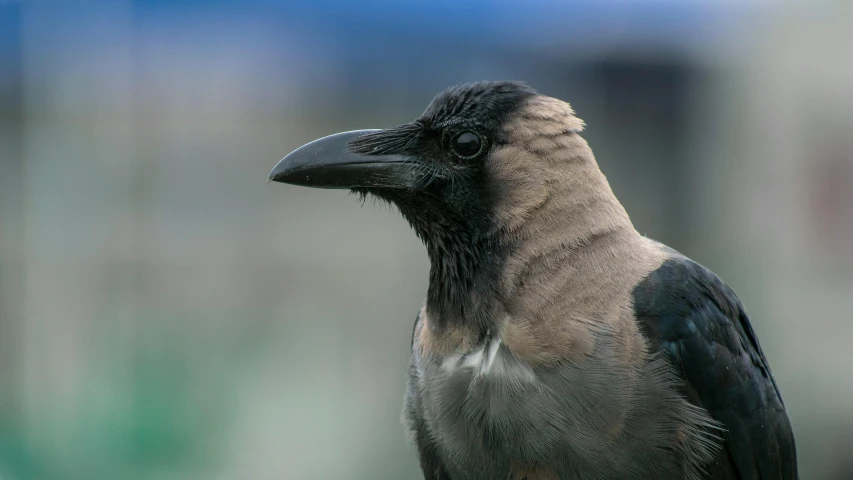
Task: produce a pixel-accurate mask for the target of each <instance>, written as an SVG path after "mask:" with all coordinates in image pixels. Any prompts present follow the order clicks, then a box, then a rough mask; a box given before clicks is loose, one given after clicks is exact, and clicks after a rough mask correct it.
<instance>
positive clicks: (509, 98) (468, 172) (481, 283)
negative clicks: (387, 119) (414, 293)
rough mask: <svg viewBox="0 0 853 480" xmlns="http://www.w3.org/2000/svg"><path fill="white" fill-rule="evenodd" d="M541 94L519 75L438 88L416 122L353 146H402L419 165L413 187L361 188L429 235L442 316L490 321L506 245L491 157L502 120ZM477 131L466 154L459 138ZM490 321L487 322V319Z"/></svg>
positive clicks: (438, 316) (430, 298)
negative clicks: (497, 222) (487, 309)
mask: <svg viewBox="0 0 853 480" xmlns="http://www.w3.org/2000/svg"><path fill="white" fill-rule="evenodd" d="M534 95H536V92H535V91H534V90H533V89H532V88H530V87H528V86H527V85H525V84H523V83H519V82H477V83H470V84H465V85H460V86H456V87H451V88H449V89H447V90H445V91H444V92H442V93H439V94H438V95H437V96H436V97H435V99H433V101H432V102H431V103H430V105H429V107H427V109H426V111H425V112H424V113H423V115H421V117H420V118H418V119H417V120H415V121H414V122H412V123H408V124H405V125H401V126H399V127H395V128H391V129H387V130H382V131H379V132H375V133H371V134H367V135H364V136H362V137H359V138H357V139H355V140H354V141H352V142H351V143H350V150H351V151H352V152H355V153H360V154H363V155H387V154H396V155H403V156H405V157H407V158H408V159H409V160H410V161H412V162H413V163H415V164H417V165H418V166H419V169H418V173H419V176H420V177H421V178H420V179H419V180H418V182H419V184H420V188H418V189H416V190H412V191H401V190H383V189H356V190H355V191H356V192H357V193H359V194H361V195H366V194H368V193H369V194H371V195H373V196H376V197H378V198H380V199H382V200H386V201H389V202H391V203H394V204H396V205H397V207H398V208H399V209H400V212H401V213H402V214H403V216H404V217H405V218H406V219H407V220H408V222H409V224H410V225H411V226H412V228H413V229H414V230H415V232H416V233H417V235H418V237H420V238H421V240H422V241H423V242H424V244H425V245H426V248H427V252H428V253H429V257H430V263H431V268H430V286H429V291H428V293H427V309H428V311H429V312H430V314H431V317H432V318H435V321H436V322H438V323H446V322H466V323H469V324H481V325H484V326H485V325H486V324H487V322H486V319H485V318H478V314H482V313H484V312H481V311H479V309H478V308H477V307H478V306H481V305H487V304H489V303H492V302H490V300H491V299H493V297H494V295H495V294H496V293H495V292H496V291H497V282H498V275H499V272H500V270H501V268H502V264H503V261H504V259H505V258H506V257H507V255H508V251H507V250H506V249H507V247H506V246H504V245H503V244H502V243H501V242H500V241H499V239H497V238H494V237H493V235H492V232H494V231H496V230H497V229H496V228H494V225H493V224H492V222H493V220H492V218H493V203H494V202H493V199H494V198H496V196H497V195H496V192H489V191H488V187H487V185H486V182H485V180H484V179H485V172H484V165H485V162H484V159H485V157H486V156H487V155H488V152H489V150H490V148H491V147H493V146H495V145H500V144H502V143H505V142H506V139H505V138H503V137H502V133H501V131H502V129H501V127H502V125H503V122H504V121H505V120H506V119H507V118H508V117H509V116H510V115H511V114H512V113H514V112H515V111H516V109H517V108H518V107H520V106H521V105H522V104H523V103H524V102H525V100H527V99H528V98H530V97H532V96H534ZM465 132H472V133H474V134H476V135H478V136H479V137H480V140H481V141H482V142H483V144H484V146H483V148H482V149H481V151H480V153H478V154H477V155H474V156H473V157H471V158H460V157H459V156H458V155H457V154H455V153H454V151H453V150H452V145H451V143H452V141H453V140H455V139H456V138H457V137H458V136H459V135H460V134H462V133H465ZM484 328H485V327H484Z"/></svg>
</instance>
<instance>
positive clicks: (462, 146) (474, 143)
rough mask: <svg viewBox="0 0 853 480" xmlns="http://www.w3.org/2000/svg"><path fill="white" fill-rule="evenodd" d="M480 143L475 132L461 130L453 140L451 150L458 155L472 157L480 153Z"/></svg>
mask: <svg viewBox="0 0 853 480" xmlns="http://www.w3.org/2000/svg"><path fill="white" fill-rule="evenodd" d="M482 143H483V142H482V141H481V140H480V137H479V136H477V134H476V133H471V132H463V133H460V134H459V136H457V137H456V139H455V140H453V151H454V152H456V154H457V155H459V156H460V157H473V156H474V155H476V154H478V153H480V147H481V146H482Z"/></svg>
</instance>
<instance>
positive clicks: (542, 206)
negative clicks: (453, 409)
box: [269, 82, 624, 303]
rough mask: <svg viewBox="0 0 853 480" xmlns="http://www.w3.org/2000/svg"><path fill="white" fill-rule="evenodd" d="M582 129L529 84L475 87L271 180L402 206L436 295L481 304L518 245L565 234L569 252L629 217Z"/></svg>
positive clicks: (297, 157) (321, 147)
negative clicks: (599, 228)
mask: <svg viewBox="0 0 853 480" xmlns="http://www.w3.org/2000/svg"><path fill="white" fill-rule="evenodd" d="M582 129H583V122H582V121H581V120H580V119H578V118H577V117H576V116H575V115H574V112H573V111H572V108H571V107H570V106H569V105H568V104H567V103H565V102H563V101H560V100H557V99H554V98H551V97H547V96H544V95H540V94H538V93H537V92H536V91H535V90H533V89H532V88H530V87H528V86H527V85H525V84H522V83H518V82H477V83H470V84H465V85H461V86H457V87H452V88H449V89H447V90H445V91H444V92H442V93H440V94H438V95H437V96H436V97H435V99H433V101H432V102H431V103H430V105H429V107H427V109H426V111H425V112H424V113H423V114H422V115H421V116H420V117H419V118H418V119H416V120H414V121H413V122H411V123H407V124H404V125H400V126H397V127H394V128H389V129H385V130H357V131H351V132H344V133H338V134H335V135H330V136H327V137H324V138H321V139H319V140H315V141H313V142H311V143H308V144H306V145H304V146H302V147H300V148H298V149H296V150H295V151H293V152H292V153H290V154H289V155H287V156H286V157H284V158H283V159H282V160H281V161H280V162H279V163H278V164H277V165H276V166H275V168H273V170H272V172H271V173H270V175H269V179H270V180H272V181H277V182H283V183H291V184H296V185H303V186H309V187H317V188H340V189H350V190H353V191H355V192H357V193H360V194H363V195H373V196H375V197H378V198H380V199H382V200H386V201H389V202H391V203H393V204H395V205H397V207H398V208H399V209H400V211H401V212H402V214H403V215H404V216H405V217H406V219H407V220H408V221H409V223H410V224H411V225H412V227H413V228H414V230H415V232H416V233H417V234H418V236H419V237H420V238H421V239H422V240H423V241H424V243H425V244H426V246H427V250H428V251H429V254H430V258H431V261H432V265H433V268H432V273H431V275H432V278H431V282H430V283H431V290H432V288H433V286H434V285H437V284H442V285H443V286H444V288H446V289H449V290H450V291H448V292H444V293H443V295H444V296H445V297H446V296H450V297H459V296H465V295H468V296H469V297H470V294H471V292H470V289H469V288H466V287H465V285H469V286H470V285H473V284H489V285H492V286H494V285H496V284H497V283H499V280H496V279H495V278H497V276H499V275H498V274H496V273H495V270H496V269H497V270H500V269H502V268H503V267H502V266H501V265H502V263H503V262H504V261H505V260H506V259H507V258H508V255H509V252H508V249H511V247H510V246H509V245H510V244H512V243H513V242H514V241H515V240H517V239H518V238H519V237H523V236H528V234H529V233H530V231H537V232H539V233H543V234H544V233H547V231H549V230H552V229H555V228H562V235H560V237H559V238H561V241H570V240H571V237H572V236H576V237H578V238H580V237H582V236H583V235H586V234H587V233H588V232H590V231H591V230H594V229H595V226H594V225H592V224H591V223H590V222H592V221H594V222H595V223H596V224H600V223H601V222H604V223H607V221H608V218H610V219H613V218H617V217H620V215H622V214H624V211H622V210H621V206H620V205H619V204H618V202H615V199H613V201H612V202H611V201H610V200H611V198H610V197H612V192H611V191H610V188H609V186H608V185H607V182H606V180H605V179H604V177H603V175H601V173H600V171H599V170H598V167H597V165H596V163H595V160H594V158H593V156H592V153H591V152H590V150H589V146H588V145H587V143H586V142H585V141H584V140H583V139H582V138H581V137H580V135H578V133H579V132H580V131H581V130H582ZM614 202H615V206H614ZM546 204H547V207H546ZM573 205H574V206H579V207H583V208H584V209H586V210H590V209H592V211H591V212H590V213H589V214H585V213H583V214H582V213H578V211H577V209H574V210H573V209H572V206H573ZM599 207H600V209H605V210H607V209H610V210H611V211H603V212H595V211H594V210H595V209H596V208H599ZM598 213H601V214H602V215H598ZM531 220H535V222H533V223H538V224H539V226H536V227H535V228H531V227H530V224H531ZM587 224H589V225H587ZM525 226H526V227H527V228H524V227H525ZM567 230H568V231H567ZM572 230H576V231H577V232H576V233H572ZM460 285H461V286H460ZM435 288H439V287H438V286H436V287H435ZM484 288H492V287H484ZM431 294H432V292H431ZM459 301H460V302H461V301H462V299H461V298H460V299H459ZM465 301H469V302H470V298H469V299H466V300H465ZM451 303H453V302H451Z"/></svg>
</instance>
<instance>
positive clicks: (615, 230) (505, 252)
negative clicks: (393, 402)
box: [268, 81, 798, 480]
mask: <svg viewBox="0 0 853 480" xmlns="http://www.w3.org/2000/svg"><path fill="white" fill-rule="evenodd" d="M585 126H586V125H585V123H584V122H583V121H582V120H581V119H580V118H579V117H578V116H577V115H576V114H575V111H574V110H573V108H572V107H571V106H570V105H569V104H568V103H567V102H564V101H562V100H559V99H557V98H554V97H550V96H547V95H544V94H541V93H539V92H538V91H536V90H535V89H533V88H532V87H530V86H529V85H528V84H526V83H524V82H517V81H482V82H473V83H465V84H460V85H456V86H453V87H450V88H448V89H446V90H444V91H442V92H441V93H439V94H438V95H436V96H435V98H434V99H433V100H432V102H431V103H430V104H429V105H428V107H427V109H426V110H425V111H424V113H423V114H422V115H421V116H420V117H418V118H417V119H415V120H414V121H412V122H410V123H406V124H403V125H400V126H396V127H391V128H386V129H369V130H355V131H348V132H342V133H338V134H334V135H329V136H327V137H323V138H321V139H318V140H315V141H313V142H311V143H308V144H306V145H304V146H302V147H299V148H297V149H296V150H294V151H293V152H291V153H290V154H288V155H287V156H285V157H284V158H283V159H281V160H280V161H279V162H278V163H277V164H276V165H275V166H274V168H273V169H272V171H271V172H270V174H269V177H268V181H275V182H281V183H288V184H294V185H301V186H307V187H314V188H335V189H349V190H351V191H352V192H354V193H356V194H358V195H361V196H362V197H368V196H369V197H373V198H376V199H378V200H379V201H382V202H388V203H390V204H392V205H394V206H395V207H396V208H397V209H398V210H399V212H400V213H401V214H402V216H403V217H404V218H405V219H406V220H407V221H408V223H409V224H410V226H411V227H412V229H413V230H414V233H415V234H416V235H417V236H418V237H419V238H420V240H421V241H422V243H423V244H424V246H425V248H426V251H427V254H428V257H429V263H430V269H429V284H428V288H427V292H426V299H425V302H424V303H423V305H422V306H421V308H420V311H419V313H418V315H417V318H416V321H415V325H414V328H413V333H412V337H411V356H410V361H409V366H408V373H407V376H408V378H407V386H406V389H405V393H404V396H403V409H402V410H403V412H402V423H403V427H404V430H405V432H406V433H407V434H408V436H409V437H410V439H411V440H412V442H413V443H414V446H415V447H416V450H417V456H418V460H419V464H420V468H421V470H422V472H423V477H424V479H426V480H494V479H500V480H503V479H516V480H521V479H526V480H562V479H584V480H589V479H592V480H595V479H689V480H694V479H695V480H700V479H738V480H747V479H756V480H757V479H763V480H768V479H773V480H788V479H797V478H798V471H797V457H796V447H795V441H794V434H793V430H792V427H791V423H790V420H789V417H788V414H787V410H786V407H785V404H784V402H783V401H782V397H781V394H780V391H779V388H778V385H777V383H776V380H775V379H774V377H773V374H772V373H771V370H770V365H769V363H768V361H767V358H766V357H765V355H764V353H763V351H762V349H761V346H760V344H759V341H758V337H757V336H756V333H755V331H754V329H753V327H752V325H751V324H750V320H749V318H748V316H747V314H746V312H745V310H744V306H743V304H742V303H741V301H740V300H739V299H738V297H737V296H736V294H735V293H734V292H733V291H732V290H731V288H730V287H729V286H727V285H726V284H725V283H724V282H723V281H722V280H721V279H720V278H719V277H718V276H717V275H716V274H715V273H713V272H712V271H711V270H709V269H708V268H706V267H705V266H703V265H701V264H699V263H697V262H695V261H693V260H691V259H690V258H688V257H687V256H685V255H683V254H681V253H679V252H678V251H676V250H674V249H672V248H669V247H667V246H666V245H664V244H662V243H660V242H657V241H655V240H652V239H651V238H648V237H646V236H645V235H642V234H641V233H639V232H638V231H637V229H636V228H635V227H634V225H633V223H632V221H631V220H630V218H629V215H628V214H627V212H626V210H625V208H624V207H623V205H622V204H621V203H620V202H619V200H618V199H617V198H616V196H615V195H614V193H613V191H612V189H611V187H610V185H609V183H608V180H607V179H606V177H605V176H604V174H603V173H602V172H601V169H600V168H599V165H598V162H597V160H596V159H595V156H594V155H593V152H592V150H591V148H590V146H589V144H588V143H587V141H586V140H585V139H584V138H583V136H582V132H583V130H584V128H585Z"/></svg>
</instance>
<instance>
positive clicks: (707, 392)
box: [633, 255, 797, 480]
mask: <svg viewBox="0 0 853 480" xmlns="http://www.w3.org/2000/svg"><path fill="white" fill-rule="evenodd" d="M633 296H634V308H635V311H636V317H637V320H638V321H639V323H640V328H641V329H642V331H643V334H644V335H645V336H646V337H647V338H648V339H649V342H650V344H651V345H652V346H653V347H654V348H658V349H660V351H661V352H662V353H663V354H664V355H665V356H666V358H667V360H669V362H670V363H671V364H672V366H673V368H675V370H676V372H677V373H678V376H679V377H680V378H681V379H682V380H683V383H682V386H681V391H682V392H683V394H684V395H685V396H686V397H687V398H688V399H689V400H690V402H691V403H693V404H694V405H696V406H699V407H702V408H704V409H706V410H707V411H708V412H709V413H710V414H711V416H712V418H714V420H716V421H718V422H720V424H721V425H722V427H723V429H722V431H721V433H720V435H721V437H722V439H723V448H722V449H721V450H720V452H719V454H718V456H717V458H716V459H715V460H714V462H713V464H711V465H710V466H709V470H710V471H711V473H712V476H711V478H738V479H744V480H746V479H780V480H783V479H794V478H797V462H796V448H795V446H794V439H793V435H792V432H791V424H790V422H789V420H788V416H787V415H786V413H785V405H784V403H783V401H782V396H781V394H780V393H779V389H778V387H777V386H776V381H775V380H774V378H773V374H772V373H771V371H770V366H769V364H768V363H767V359H766V358H765V357H764V353H763V352H762V351H761V346H760V345H759V343H758V338H757V337H756V335H755V332H754V331H753V329H752V325H751V324H750V323H749V318H748V317H747V315H746V313H745V312H744V308H743V306H742V305H741V302H740V300H739V299H738V297H737V296H736V295H735V293H734V292H733V291H732V290H731V289H730V288H729V287H728V286H727V285H726V284H725V283H723V281H722V280H720V278H719V277H717V275H715V274H714V273H713V272H711V271H710V270H708V269H707V268H705V267H703V266H702V265H700V264H698V263H696V262H694V261H692V260H690V259H689V258H686V257H684V256H681V255H675V256H674V257H673V258H671V259H669V260H667V261H666V262H664V264H663V265H661V267H660V268H658V269H657V270H655V271H653V272H651V273H650V274H649V276H648V277H647V278H646V279H644V280H643V281H642V282H640V283H639V284H638V285H637V286H636V288H635V289H634V292H633Z"/></svg>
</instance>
